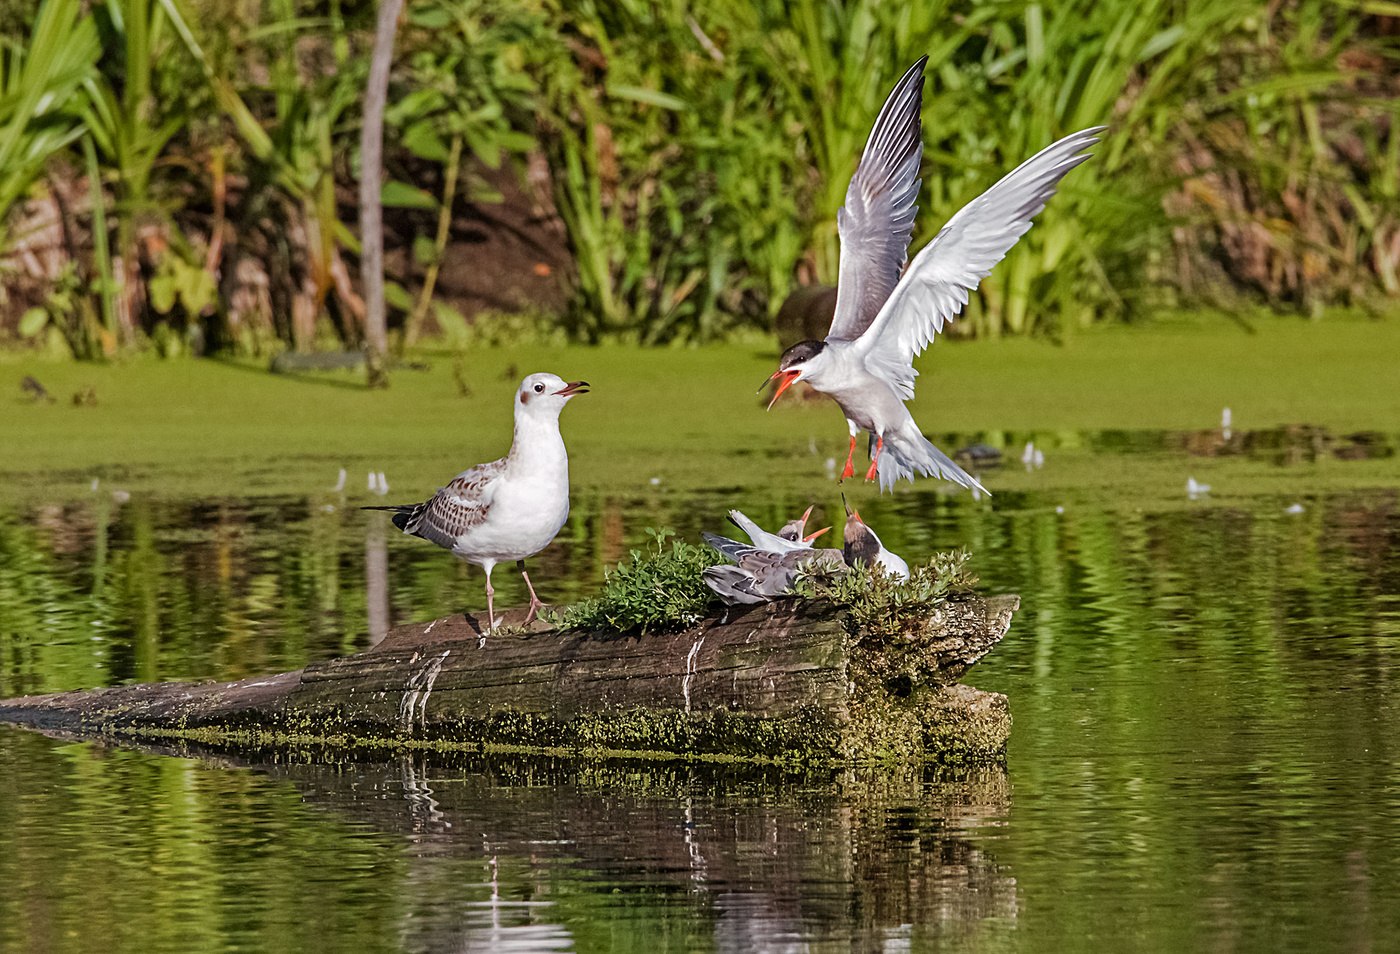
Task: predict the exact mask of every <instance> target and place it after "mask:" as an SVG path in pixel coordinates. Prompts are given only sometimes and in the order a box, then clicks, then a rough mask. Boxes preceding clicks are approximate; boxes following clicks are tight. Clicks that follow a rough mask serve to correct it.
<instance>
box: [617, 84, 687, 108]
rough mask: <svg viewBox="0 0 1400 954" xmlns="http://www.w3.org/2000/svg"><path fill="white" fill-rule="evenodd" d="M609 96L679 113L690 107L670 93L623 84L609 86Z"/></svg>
mask: <svg viewBox="0 0 1400 954" xmlns="http://www.w3.org/2000/svg"><path fill="white" fill-rule="evenodd" d="M608 95H609V96H614V97H616V98H617V99H630V100H632V101H633V102H637V103H646V104H647V105H648V106H660V107H661V108H662V109H672V110H676V111H677V112H679V111H682V110H686V109H689V108H690V107H689V105H688V104H687V103H686V101H685V100H683V99H678V98H676V97H675V96H672V95H670V94H669V93H663V92H660V91H659V90H654V89H646V88H645V87H642V86H627V85H624V84H621V83H610V84H608Z"/></svg>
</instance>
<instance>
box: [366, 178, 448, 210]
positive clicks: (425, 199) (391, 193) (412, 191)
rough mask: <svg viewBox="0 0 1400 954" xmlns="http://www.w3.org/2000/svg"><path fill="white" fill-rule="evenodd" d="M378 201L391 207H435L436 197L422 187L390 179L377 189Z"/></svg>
mask: <svg viewBox="0 0 1400 954" xmlns="http://www.w3.org/2000/svg"><path fill="white" fill-rule="evenodd" d="M379 201H380V202H382V203H384V205H385V206H386V207H388V208H391V209H436V208H437V205H438V203H437V199H434V198H433V197H432V196H431V195H429V194H428V193H426V192H424V191H423V190H422V189H420V188H418V187H417V186H414V185H409V184H408V183H407V182H400V181H399V180H398V179H390V180H389V181H388V182H386V183H384V188H382V189H381V190H380V191H379Z"/></svg>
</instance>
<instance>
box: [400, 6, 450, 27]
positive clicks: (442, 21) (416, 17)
mask: <svg viewBox="0 0 1400 954" xmlns="http://www.w3.org/2000/svg"><path fill="white" fill-rule="evenodd" d="M408 17H409V20H410V21H411V22H412V23H413V25H414V26H417V27H422V28H423V29H425V30H441V29H442V28H443V27H447V26H451V25H452V14H450V13H448V12H447V11H446V10H444V9H442V8H441V7H427V8H423V7H415V8H414V9H413V10H411V11H409V14H408Z"/></svg>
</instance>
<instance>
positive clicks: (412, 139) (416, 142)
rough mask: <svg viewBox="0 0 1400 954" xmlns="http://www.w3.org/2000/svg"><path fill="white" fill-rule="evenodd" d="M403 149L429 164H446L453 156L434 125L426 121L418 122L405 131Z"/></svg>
mask: <svg viewBox="0 0 1400 954" xmlns="http://www.w3.org/2000/svg"><path fill="white" fill-rule="evenodd" d="M403 147H404V148H405V149H407V150H408V151H409V152H411V153H413V154H414V155H415V156H417V157H418V158H419V159H426V160H427V161H429V162H446V161H447V160H448V157H449V156H450V155H451V152H450V150H449V149H448V148H447V144H446V143H445V142H443V141H442V137H441V136H439V135H438V133H437V130H436V129H434V128H433V125H432V123H429V122H426V121H424V122H416V123H414V124H413V125H412V126H409V127H408V129H406V130H405V131H404V134H403Z"/></svg>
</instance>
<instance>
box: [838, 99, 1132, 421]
mask: <svg viewBox="0 0 1400 954" xmlns="http://www.w3.org/2000/svg"><path fill="white" fill-rule="evenodd" d="M1103 129H1104V127H1102V126H1095V127H1094V128H1092V129H1085V130H1083V131H1081V132H1077V133H1074V134H1073V135H1071V136H1066V137H1065V138H1064V139H1061V140H1060V141H1059V142H1056V143H1053V144H1052V145H1049V146H1047V147H1045V148H1044V149H1042V150H1041V151H1040V152H1038V153H1036V154H1035V155H1034V156H1032V157H1031V158H1029V159H1027V160H1026V161H1025V162H1023V163H1021V164H1020V165H1019V166H1017V167H1016V168H1015V169H1014V170H1012V171H1011V172H1010V173H1008V174H1007V175H1006V176H1004V177H1003V178H1002V179H1001V181H999V182H998V183H997V184H996V185H994V186H992V187H991V188H990V189H988V190H987V191H986V192H984V193H982V194H981V195H979V196H978V197H977V198H975V199H973V200H972V201H971V202H969V203H968V204H967V205H965V206H963V207H962V209H960V210H959V211H958V213H957V214H956V215H954V216H953V217H952V218H951V219H949V220H948V224H947V225H945V226H943V231H941V232H939V233H938V235H937V236H936V237H935V238H934V240H933V241H932V242H929V243H928V245H926V246H924V248H923V250H922V251H921V252H919V254H918V255H916V256H914V260H913V261H912V262H911V263H910V264H909V268H908V269H907V270H906V271H905V272H904V277H903V278H901V279H900V281H899V284H898V285H897V286H896V287H895V289H894V291H893V292H892V293H891V294H890V297H889V300H888V301H886V302H885V303H884V305H883V307H881V309H880V313H879V314H878V315H877V316H876V317H875V320H874V322H872V323H871V325H870V327H869V328H868V329H867V330H866V331H865V333H864V334H863V335H861V337H860V339H859V341H857V343H856V344H857V346H858V347H859V348H860V349H862V351H863V353H864V355H865V364H866V367H868V368H869V369H870V371H871V373H873V374H876V375H878V376H879V377H882V378H884V379H885V380H887V381H889V382H890V383H891V384H893V385H894V386H895V389H896V390H897V391H899V392H900V394H901V395H902V396H903V397H904V398H906V399H908V398H911V397H913V396H914V377H915V375H916V374H917V372H916V371H915V370H914V366H913V361H914V356H915V355H917V354H919V353H920V352H922V351H923V350H924V348H926V347H928V343H929V342H930V341H932V340H933V336H934V335H936V334H938V332H940V331H942V330H943V326H944V324H946V323H947V322H950V321H952V320H953V319H954V318H956V317H957V316H958V314H959V313H960V312H961V311H962V309H963V306H964V305H966V304H967V296H968V293H969V292H971V291H972V290H973V289H975V288H976V287H977V285H978V284H979V283H980V282H981V281H982V279H983V278H985V277H987V274H988V273H989V272H991V270H992V268H993V266H995V265H996V263H997V262H999V261H1001V260H1002V258H1004V257H1005V256H1006V253H1007V252H1009V251H1010V250H1011V246H1013V245H1015V244H1016V241H1017V240H1018V239H1020V237H1021V236H1022V235H1025V234H1026V232H1027V230H1029V229H1030V227H1031V219H1033V218H1034V217H1035V216H1036V214H1037V213H1038V212H1040V210H1041V209H1043V208H1045V203H1046V202H1048V201H1049V200H1050V197H1051V196H1052V195H1054V194H1055V187H1056V186H1057V185H1059V182H1060V180H1061V179H1062V178H1064V176H1065V174H1066V173H1067V172H1069V171H1070V170H1071V169H1073V168H1074V167H1075V166H1077V165H1079V164H1080V163H1081V162H1083V161H1084V160H1085V159H1088V158H1089V154H1088V153H1087V152H1085V151H1084V150H1085V149H1087V148H1088V147H1090V146H1092V145H1093V144H1094V143H1096V142H1098V141H1099V140H1098V138H1097V134H1098V133H1100V132H1102V131H1103ZM842 267H843V270H844V264H843V266H842Z"/></svg>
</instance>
